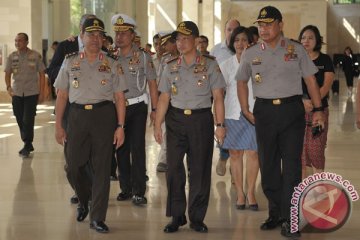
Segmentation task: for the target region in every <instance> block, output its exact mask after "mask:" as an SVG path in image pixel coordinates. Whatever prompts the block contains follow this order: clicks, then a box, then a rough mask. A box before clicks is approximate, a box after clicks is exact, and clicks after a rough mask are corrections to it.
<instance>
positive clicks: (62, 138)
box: [55, 127, 66, 146]
mask: <svg viewBox="0 0 360 240" xmlns="http://www.w3.org/2000/svg"><path fill="white" fill-rule="evenodd" d="M55 139H56V142H57V143H58V144H60V145H63V146H64V144H65V142H66V132H65V130H64V128H62V127H60V128H55Z"/></svg>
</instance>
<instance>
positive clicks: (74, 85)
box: [72, 79, 79, 88]
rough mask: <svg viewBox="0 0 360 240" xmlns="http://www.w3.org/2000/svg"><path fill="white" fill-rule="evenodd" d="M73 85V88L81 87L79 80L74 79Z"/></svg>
mask: <svg viewBox="0 0 360 240" xmlns="http://www.w3.org/2000/svg"><path fill="white" fill-rule="evenodd" d="M72 86H73V88H79V81H78V80H76V79H75V80H73V81H72Z"/></svg>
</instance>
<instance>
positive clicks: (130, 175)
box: [112, 14, 158, 205]
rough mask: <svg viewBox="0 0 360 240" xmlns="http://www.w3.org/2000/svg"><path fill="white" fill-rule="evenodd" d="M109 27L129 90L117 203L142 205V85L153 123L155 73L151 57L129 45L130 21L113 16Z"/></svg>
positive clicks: (132, 29) (144, 114)
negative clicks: (124, 202) (113, 35)
mask: <svg viewBox="0 0 360 240" xmlns="http://www.w3.org/2000/svg"><path fill="white" fill-rule="evenodd" d="M112 24H113V29H114V31H115V45H116V47H117V48H118V51H117V56H118V57H119V60H118V61H119V62H120V63H121V65H122V67H123V72H124V75H125V78H126V80H127V83H128V87H129V91H128V92H126V94H125V97H126V118H125V142H124V145H123V146H121V147H120V148H119V149H118V151H117V154H116V155H117V161H118V167H119V181H120V188H121V192H120V193H119V195H118V197H117V200H118V201H124V200H128V199H130V198H132V202H133V204H135V205H144V204H147V199H146V197H145V191H146V175H145V173H146V168H145V163H146V155H145V132H146V120H147V116H148V107H147V106H148V105H147V104H148V102H149V99H148V94H147V93H146V85H147V84H148V86H149V91H150V99H151V108H152V112H151V114H150V118H151V119H152V121H153V119H154V117H155V111H156V104H157V99H158V91H157V84H156V71H155V68H154V64H153V62H152V59H151V56H150V55H149V54H148V53H147V52H145V51H144V50H142V49H139V47H137V46H136V45H135V44H134V43H133V40H134V37H135V28H136V22H135V21H134V19H132V18H131V17H129V16H127V15H125V14H117V15H114V16H113V17H112ZM130 156H131V157H130ZM130 159H131V161H130Z"/></svg>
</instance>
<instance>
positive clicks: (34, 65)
mask: <svg viewBox="0 0 360 240" xmlns="http://www.w3.org/2000/svg"><path fill="white" fill-rule="evenodd" d="M44 70H45V65H44V63H43V62H42V58H41V55H40V53H38V52H36V51H34V50H31V49H27V51H26V52H24V53H20V52H18V51H15V52H12V53H11V54H10V55H9V57H8V59H7V62H6V67H5V72H10V73H12V74H13V76H12V78H13V79H14V81H13V84H12V90H13V91H14V94H15V95H16V96H24V97H26V96H32V95H37V94H39V93H40V88H39V72H42V71H44Z"/></svg>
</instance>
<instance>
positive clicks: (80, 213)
mask: <svg viewBox="0 0 360 240" xmlns="http://www.w3.org/2000/svg"><path fill="white" fill-rule="evenodd" d="M88 213H89V207H88V206H84V205H79V206H78V208H77V217H76V220H77V221H78V222H82V221H84V219H85V218H86V217H87V215H88Z"/></svg>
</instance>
